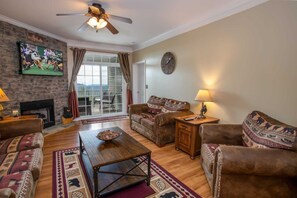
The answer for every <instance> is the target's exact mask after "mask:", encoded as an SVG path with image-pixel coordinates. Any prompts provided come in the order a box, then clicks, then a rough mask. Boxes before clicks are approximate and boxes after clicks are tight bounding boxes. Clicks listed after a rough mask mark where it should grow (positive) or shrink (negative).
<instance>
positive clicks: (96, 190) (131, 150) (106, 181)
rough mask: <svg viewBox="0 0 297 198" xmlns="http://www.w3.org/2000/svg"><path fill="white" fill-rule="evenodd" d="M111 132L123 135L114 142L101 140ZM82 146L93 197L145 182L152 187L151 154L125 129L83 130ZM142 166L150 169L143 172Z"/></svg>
mask: <svg viewBox="0 0 297 198" xmlns="http://www.w3.org/2000/svg"><path fill="white" fill-rule="evenodd" d="M107 129H108V130H111V131H118V132H121V133H122V134H121V135H120V137H118V138H116V139H114V140H112V141H107V142H105V141H102V140H99V139H98V138H97V137H96V136H97V134H98V133H99V132H101V131H104V130H107ZM79 144H80V154H81V157H82V161H83V163H84V165H85V167H86V171H87V175H88V178H89V180H90V181H91V182H90V183H91V184H92V186H91V187H92V188H93V197H100V196H102V195H105V194H108V193H111V192H114V191H116V190H120V189H122V188H124V187H127V186H130V185H132V184H136V183H139V182H142V181H146V183H147V185H150V175H151V172H150V162H151V151H150V150H149V149H147V148H146V147H145V146H143V145H142V144H140V143H139V142H137V141H136V140H135V139H134V138H132V137H131V136H130V135H128V134H127V133H125V132H124V131H123V130H122V129H120V128H118V127H113V128H105V129H99V130H90V131H80V132H79ZM136 158H137V159H136ZM145 162H147V163H145ZM140 165H141V166H145V167H146V169H147V170H146V171H143V170H142V169H141V168H140V167H139V166H140Z"/></svg>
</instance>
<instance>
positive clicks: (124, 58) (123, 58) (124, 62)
mask: <svg viewBox="0 0 297 198" xmlns="http://www.w3.org/2000/svg"><path fill="white" fill-rule="evenodd" d="M118 58H119V61H120V66H121V70H122V73H123V76H124V79H125V81H126V83H127V111H128V112H129V105H130V104H132V103H133V99H132V90H131V73H130V64H129V55H128V53H118Z"/></svg>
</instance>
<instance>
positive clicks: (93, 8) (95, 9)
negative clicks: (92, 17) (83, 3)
mask: <svg viewBox="0 0 297 198" xmlns="http://www.w3.org/2000/svg"><path fill="white" fill-rule="evenodd" d="M89 10H90V11H91V13H93V14H96V15H99V14H100V13H101V11H100V10H99V8H96V7H95V6H89Z"/></svg>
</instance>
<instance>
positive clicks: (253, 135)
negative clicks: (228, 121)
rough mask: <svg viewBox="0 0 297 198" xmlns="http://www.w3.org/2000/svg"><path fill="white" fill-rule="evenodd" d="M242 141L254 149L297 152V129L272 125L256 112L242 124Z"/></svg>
mask: <svg viewBox="0 0 297 198" xmlns="http://www.w3.org/2000/svg"><path fill="white" fill-rule="evenodd" d="M242 140H243V144H244V145H245V146H248V147H253V148H280V149H289V150H297V128H295V127H292V126H288V125H275V124H271V123H270V122H268V121H267V120H265V119H264V118H263V116H261V115H260V114H259V113H258V112H257V111H254V112H252V113H251V114H249V115H248V116H247V117H246V119H245V120H244V122H243V124H242Z"/></svg>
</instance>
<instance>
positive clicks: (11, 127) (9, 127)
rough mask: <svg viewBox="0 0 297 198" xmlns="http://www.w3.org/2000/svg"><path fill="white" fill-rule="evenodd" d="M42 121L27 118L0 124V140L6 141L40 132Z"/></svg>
mask: <svg viewBox="0 0 297 198" xmlns="http://www.w3.org/2000/svg"><path fill="white" fill-rule="evenodd" d="M42 130H43V120H42V119H40V118H28V119H23V120H22V119H20V120H10V121H4V122H0V138H1V139H7V138H12V137H16V136H21V135H25V134H29V133H37V132H42Z"/></svg>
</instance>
